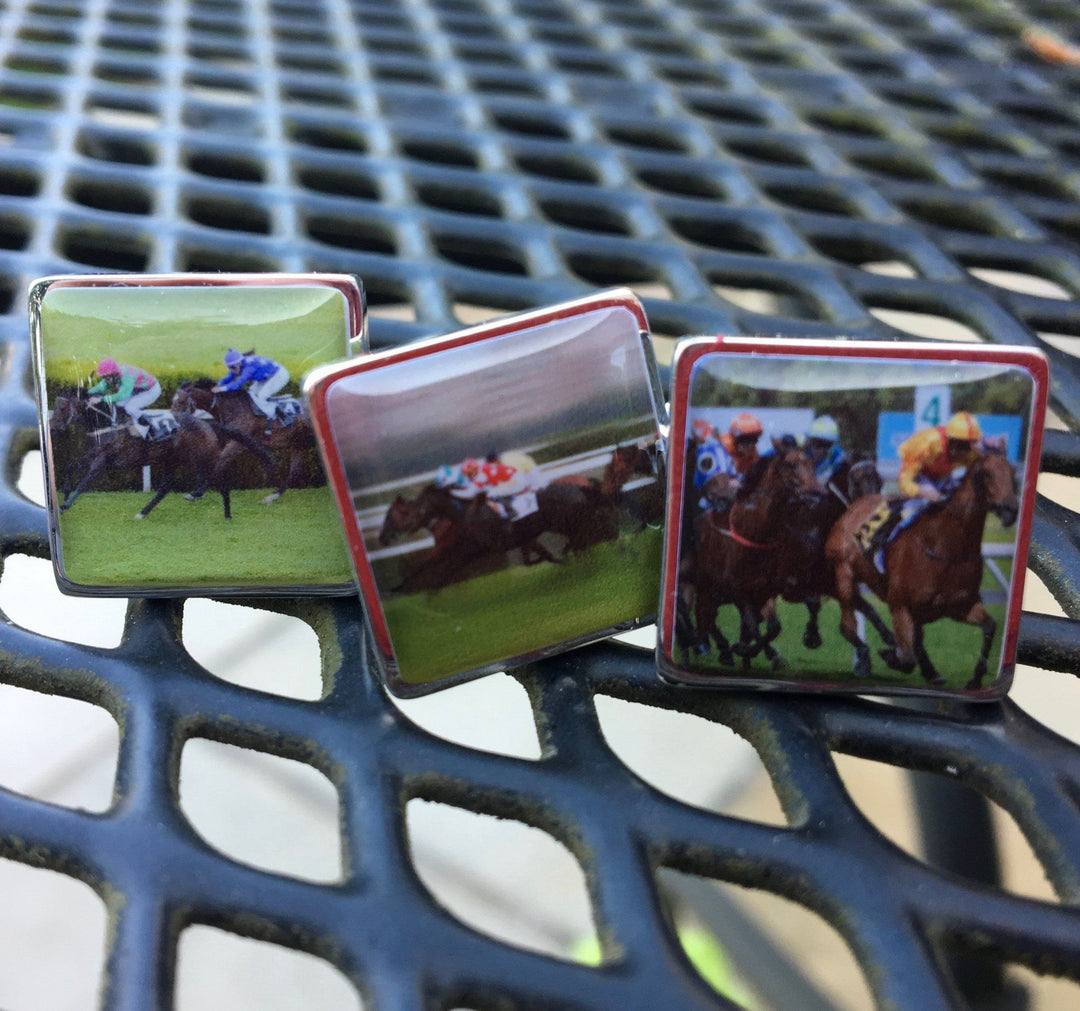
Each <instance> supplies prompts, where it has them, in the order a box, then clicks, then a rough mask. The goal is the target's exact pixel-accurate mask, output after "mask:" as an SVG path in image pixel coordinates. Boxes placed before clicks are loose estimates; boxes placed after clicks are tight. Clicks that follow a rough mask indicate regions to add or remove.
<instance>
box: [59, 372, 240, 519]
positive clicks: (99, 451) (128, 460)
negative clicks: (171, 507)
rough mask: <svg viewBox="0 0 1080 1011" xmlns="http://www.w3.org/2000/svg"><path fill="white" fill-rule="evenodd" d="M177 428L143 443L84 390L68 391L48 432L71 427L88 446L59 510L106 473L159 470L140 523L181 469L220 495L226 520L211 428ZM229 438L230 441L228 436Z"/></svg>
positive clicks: (190, 422)
mask: <svg viewBox="0 0 1080 1011" xmlns="http://www.w3.org/2000/svg"><path fill="white" fill-rule="evenodd" d="M176 421H177V424H178V425H179V428H178V429H177V431H176V432H175V433H173V435H171V436H170V437H168V438H166V439H160V440H155V441H148V440H146V439H143V438H141V437H140V436H137V435H133V434H132V433H131V432H130V431H129V429H128V427H127V426H126V425H123V426H116V425H114V418H113V417H112V415H111V413H110V412H109V411H108V410H104V409H101V408H99V407H97V406H96V405H93V404H91V403H90V402H89V399H88V398H87V395H86V391H85V390H84V389H82V388H80V387H68V388H67V389H64V390H61V391H60V393H59V394H58V395H57V397H56V402H55V404H54V406H53V411H52V416H51V417H50V418H49V429H50V431H51V432H52V433H53V435H54V436H57V435H59V434H61V433H62V432H65V431H67V430H68V429H70V428H72V426H74V427H75V428H76V429H81V430H82V431H83V432H84V433H86V436H87V438H88V439H89V441H90V447H89V449H88V451H87V453H86V455H85V457H83V458H80V459H78V460H76V461H75V464H74V465H73V466H78V465H79V464H81V463H83V462H85V463H86V469H85V472H84V474H83V476H82V478H81V479H80V480H79V481H78V482H77V483H76V485H75V487H74V488H70V490H69V487H70V480H71V477H72V468H71V467H69V468H68V474H66V475H65V480H64V485H65V487H64V488H63V491H64V492H65V493H66V494H65V498H64V501H63V503H62V504H61V506H60V511H61V512H65V511H66V510H68V509H70V508H71V507H72V506H73V505H74V504H75V501H76V499H78V497H79V496H80V495H81V494H82V493H83V492H84V491H86V490H87V488H89V487H90V486H91V485H92V484H93V482H94V480H95V479H96V478H97V477H98V476H99V475H100V474H101V473H102V472H103V471H106V470H127V469H131V468H138V467H145V466H151V467H155V468H158V488H157V492H156V493H155V495H154V497H153V498H152V499H151V500H150V501H149V502H147V504H146V505H145V506H143V507H142V509H140V510H139V511H138V512H137V513H136V514H135V519H137V520H141V519H145V518H146V516H147V515H148V514H149V513H150V511H151V510H152V509H153V508H154V507H155V506H156V505H157V504H158V503H159V502H160V501H161V500H162V499H163V498H164V497H165V496H166V495H168V493H169V492H170V491H172V489H173V486H174V485H175V483H176V479H177V477H178V475H179V472H180V471H181V470H183V469H185V468H187V469H188V470H190V471H192V472H193V473H194V475H195V479H196V484H197V486H198V487H202V488H207V487H212V488H215V489H217V490H218V491H219V492H220V493H221V498H222V502H223V504H224V509H225V519H230V518H231V516H232V514H231V508H230V502H229V484H228V480H227V477H226V473H227V467H226V466H223V465H222V451H221V444H220V442H219V441H218V432H217V431H215V427H220V426H213V425H211V424H208V423H207V422H205V421H201V420H199V419H198V418H194V417H191V416H188V415H180V416H177V417H176ZM229 437H231V436H229Z"/></svg>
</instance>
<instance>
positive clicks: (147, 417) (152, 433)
mask: <svg viewBox="0 0 1080 1011" xmlns="http://www.w3.org/2000/svg"><path fill="white" fill-rule="evenodd" d="M143 421H145V422H146V424H147V426H148V428H147V432H146V435H145V436H143V437H144V438H146V439H148V440H149V441H150V442H157V441H158V440H160V439H168V438H169V437H170V436H172V435H174V434H175V433H176V432H178V431H180V422H178V421H177V420H176V416H175V415H174V414H173V412H172V411H143ZM131 427H132V428H135V426H134V425H132V426H131ZM140 434H141V433H140Z"/></svg>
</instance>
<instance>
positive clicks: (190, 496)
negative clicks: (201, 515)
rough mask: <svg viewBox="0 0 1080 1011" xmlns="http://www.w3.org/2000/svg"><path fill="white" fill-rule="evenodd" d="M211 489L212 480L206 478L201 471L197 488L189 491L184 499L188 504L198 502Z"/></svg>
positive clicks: (196, 484) (196, 483)
mask: <svg viewBox="0 0 1080 1011" xmlns="http://www.w3.org/2000/svg"><path fill="white" fill-rule="evenodd" d="M209 488H210V479H209V478H208V477H206V476H205V475H204V474H203V473H202V472H201V471H200V473H199V477H198V479H197V480H196V482H195V487H194V488H193V489H192V490H191V491H189V492H188V493H187V494H186V495H185V496H184V498H185V499H187V501H188V502H198V501H199V499H201V498H202V497H203V496H204V495H205V494H206V492H207V491H208V490H209Z"/></svg>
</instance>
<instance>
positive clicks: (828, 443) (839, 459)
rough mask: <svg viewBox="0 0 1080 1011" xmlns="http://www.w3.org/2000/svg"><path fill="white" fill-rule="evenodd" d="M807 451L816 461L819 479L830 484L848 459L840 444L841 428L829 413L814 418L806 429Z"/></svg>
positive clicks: (815, 465) (816, 471)
mask: <svg viewBox="0 0 1080 1011" xmlns="http://www.w3.org/2000/svg"><path fill="white" fill-rule="evenodd" d="M806 453H807V456H809V457H810V459H811V460H812V461H813V462H814V470H815V473H816V475H817V479H818V480H819V481H820V482H821V483H822V484H828V482H829V479H830V478H831V477H832V476H833V474H835V473H836V471H837V470H838V469H839V467H840V465H841V464H842V463H843V462H844V461H845V459H846V457H845V455H844V450H843V449H842V448H841V446H840V429H839V427H838V426H837V424H836V422H835V421H834V420H833V419H832V418H831V417H829V415H827V414H822V415H819V416H818V417H816V418H814V420H813V421H812V422H811V424H810V427H809V428H808V429H807V430H806Z"/></svg>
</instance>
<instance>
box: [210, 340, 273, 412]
mask: <svg viewBox="0 0 1080 1011" xmlns="http://www.w3.org/2000/svg"><path fill="white" fill-rule="evenodd" d="M225 365H226V367H227V368H228V370H229V373H228V375H227V376H225V377H224V378H223V379H221V380H219V381H218V384H217V385H216V386H215V387H214V392H215V393H232V392H233V391H234V390H241V389H243V388H244V387H245V386H247V384H248V383H250V384H251V385H250V386H248V393H249V394H250V395H251V402H252V403H253V404H254V405H255V409H256V410H257V411H259V412H260V413H261V414H265V415H266V417H268V418H270V419H271V420H273V418H274V416H275V413H276V411H275V409H274V405H273V404H271V403H270V398H271V397H272V396H273V395H274V394H275V393H277V392H278V390H280V389H281V388H282V387H283V386H284V385H285V384H286V383H287V382H288V381H289V373H288V370H287V369H286V368H285V366H284V365H280V364H279V363H278V362H275V361H274V360H273V359H272V358H264V357H263V356H262V355H257V354H255V352H254V351H253V350H252V351H248V352H247V353H244V352H242V351H237V350H235V349H234V348H229V350H228V351H226V352H225Z"/></svg>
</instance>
